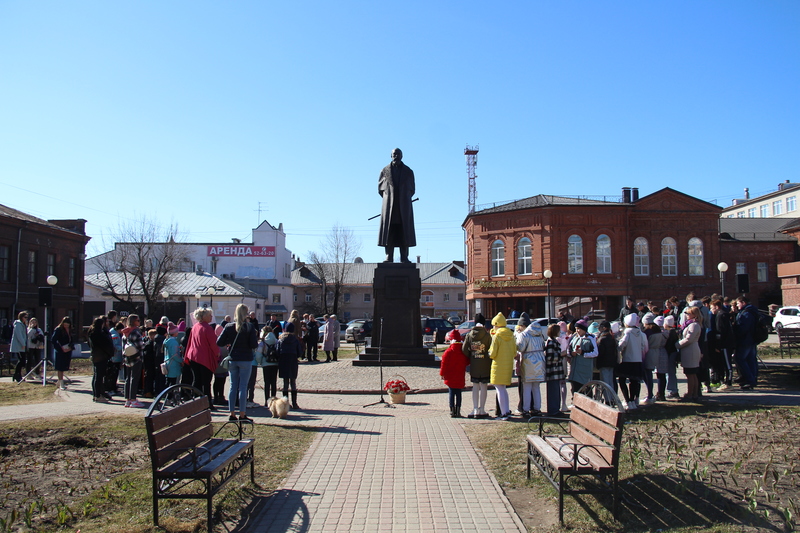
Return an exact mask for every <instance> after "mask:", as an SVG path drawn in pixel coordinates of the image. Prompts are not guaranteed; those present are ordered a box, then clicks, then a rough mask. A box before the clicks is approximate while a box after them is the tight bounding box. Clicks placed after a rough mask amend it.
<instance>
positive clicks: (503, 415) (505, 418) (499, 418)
mask: <svg viewBox="0 0 800 533" xmlns="http://www.w3.org/2000/svg"><path fill="white" fill-rule="evenodd" d="M510 416H511V411H509V412H507V413H505V414H502V415H500V416H498V417H497V420H503V421H505V420H508V417H510Z"/></svg>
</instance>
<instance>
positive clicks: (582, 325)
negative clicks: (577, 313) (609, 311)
mask: <svg viewBox="0 0 800 533" xmlns="http://www.w3.org/2000/svg"><path fill="white" fill-rule="evenodd" d="M575 327H576V328H581V329H582V330H583V331H586V330H587V329H589V324H587V323H586V321H584V320H578V321H577V322H575Z"/></svg>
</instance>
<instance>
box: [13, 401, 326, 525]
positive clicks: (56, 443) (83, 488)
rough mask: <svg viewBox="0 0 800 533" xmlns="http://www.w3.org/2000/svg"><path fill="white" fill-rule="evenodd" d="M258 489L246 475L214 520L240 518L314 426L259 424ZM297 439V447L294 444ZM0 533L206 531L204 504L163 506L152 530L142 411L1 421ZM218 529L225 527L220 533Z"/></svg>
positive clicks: (296, 455) (220, 499)
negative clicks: (23, 532)
mask: <svg viewBox="0 0 800 533" xmlns="http://www.w3.org/2000/svg"><path fill="white" fill-rule="evenodd" d="M254 430H255V433H254V438H255V439H256V446H255V457H256V463H255V464H256V483H257V485H256V486H253V485H250V484H249V472H246V471H243V472H241V473H240V474H239V475H237V476H236V478H234V479H233V480H232V481H231V482H230V483H229V485H228V487H229V488H228V489H227V490H226V491H225V492H223V493H222V494H220V495H218V496H217V497H215V498H214V508H215V523H219V522H225V521H228V522H233V523H235V522H238V521H239V518H240V516H241V512H242V509H244V508H245V507H246V506H247V505H249V504H250V503H252V501H253V499H254V498H262V497H268V496H269V494H270V493H271V491H273V490H274V489H275V488H277V487H278V485H279V484H280V482H281V481H282V480H283V479H284V478H285V476H286V475H287V474H288V472H289V471H290V470H291V469H292V468H293V467H294V465H295V464H297V462H298V461H299V460H300V458H301V457H302V456H303V454H304V453H305V451H306V449H307V448H308V446H309V444H310V442H311V440H312V439H313V437H314V433H315V431H316V430H315V429H314V428H308V427H303V426H288V425H280V426H278V425H276V426H272V425H262V424H256V425H255V428H254ZM287 443H291V445H287ZM0 455H1V456H2V457H3V462H2V463H1V464H0V495H1V496H2V497H3V498H4V505H3V509H2V511H0V531H12V530H17V529H19V528H24V529H25V530H27V531H37V532H50V531H63V530H64V528H68V529H69V530H71V531H77V530H80V531H81V532H83V533H95V532H96V533H100V532H107V531H109V529H110V528H109V524H115V526H114V528H115V529H117V530H120V531H126V532H142V533H149V532H154V531H166V532H169V533H179V532H192V531H200V530H204V529H205V528H206V524H205V522H206V520H205V501H204V500H162V501H161V502H160V503H159V510H160V512H159V515H160V524H161V528H159V529H158V530H156V528H154V527H153V525H152V492H151V484H152V477H151V475H150V457H149V452H148V449H147V437H146V432H145V428H144V421H143V417H142V416H141V415H84V416H77V417H70V418H48V419H38V420H33V421H30V422H28V421H26V422H25V423H24V424H20V423H19V422H14V423H0ZM220 529H221V527H220Z"/></svg>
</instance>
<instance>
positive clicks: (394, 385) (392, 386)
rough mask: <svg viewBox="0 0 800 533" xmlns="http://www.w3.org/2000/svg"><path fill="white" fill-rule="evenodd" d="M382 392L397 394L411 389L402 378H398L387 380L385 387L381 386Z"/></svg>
mask: <svg viewBox="0 0 800 533" xmlns="http://www.w3.org/2000/svg"><path fill="white" fill-rule="evenodd" d="M383 390H385V391H386V392H389V393H392V394H397V393H400V392H406V391H410V390H411V387H409V386H408V383H406V381H405V379H403V376H398V379H389V381H387V382H386V385H384V386H383Z"/></svg>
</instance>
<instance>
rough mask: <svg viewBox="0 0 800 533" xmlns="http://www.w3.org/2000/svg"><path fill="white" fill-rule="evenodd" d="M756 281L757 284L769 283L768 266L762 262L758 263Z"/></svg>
mask: <svg viewBox="0 0 800 533" xmlns="http://www.w3.org/2000/svg"><path fill="white" fill-rule="evenodd" d="M757 276H758V277H757V278H756V279H757V280H758V282H759V283H765V282H767V281H769V265H767V263H764V262H759V263H758V270H757Z"/></svg>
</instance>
